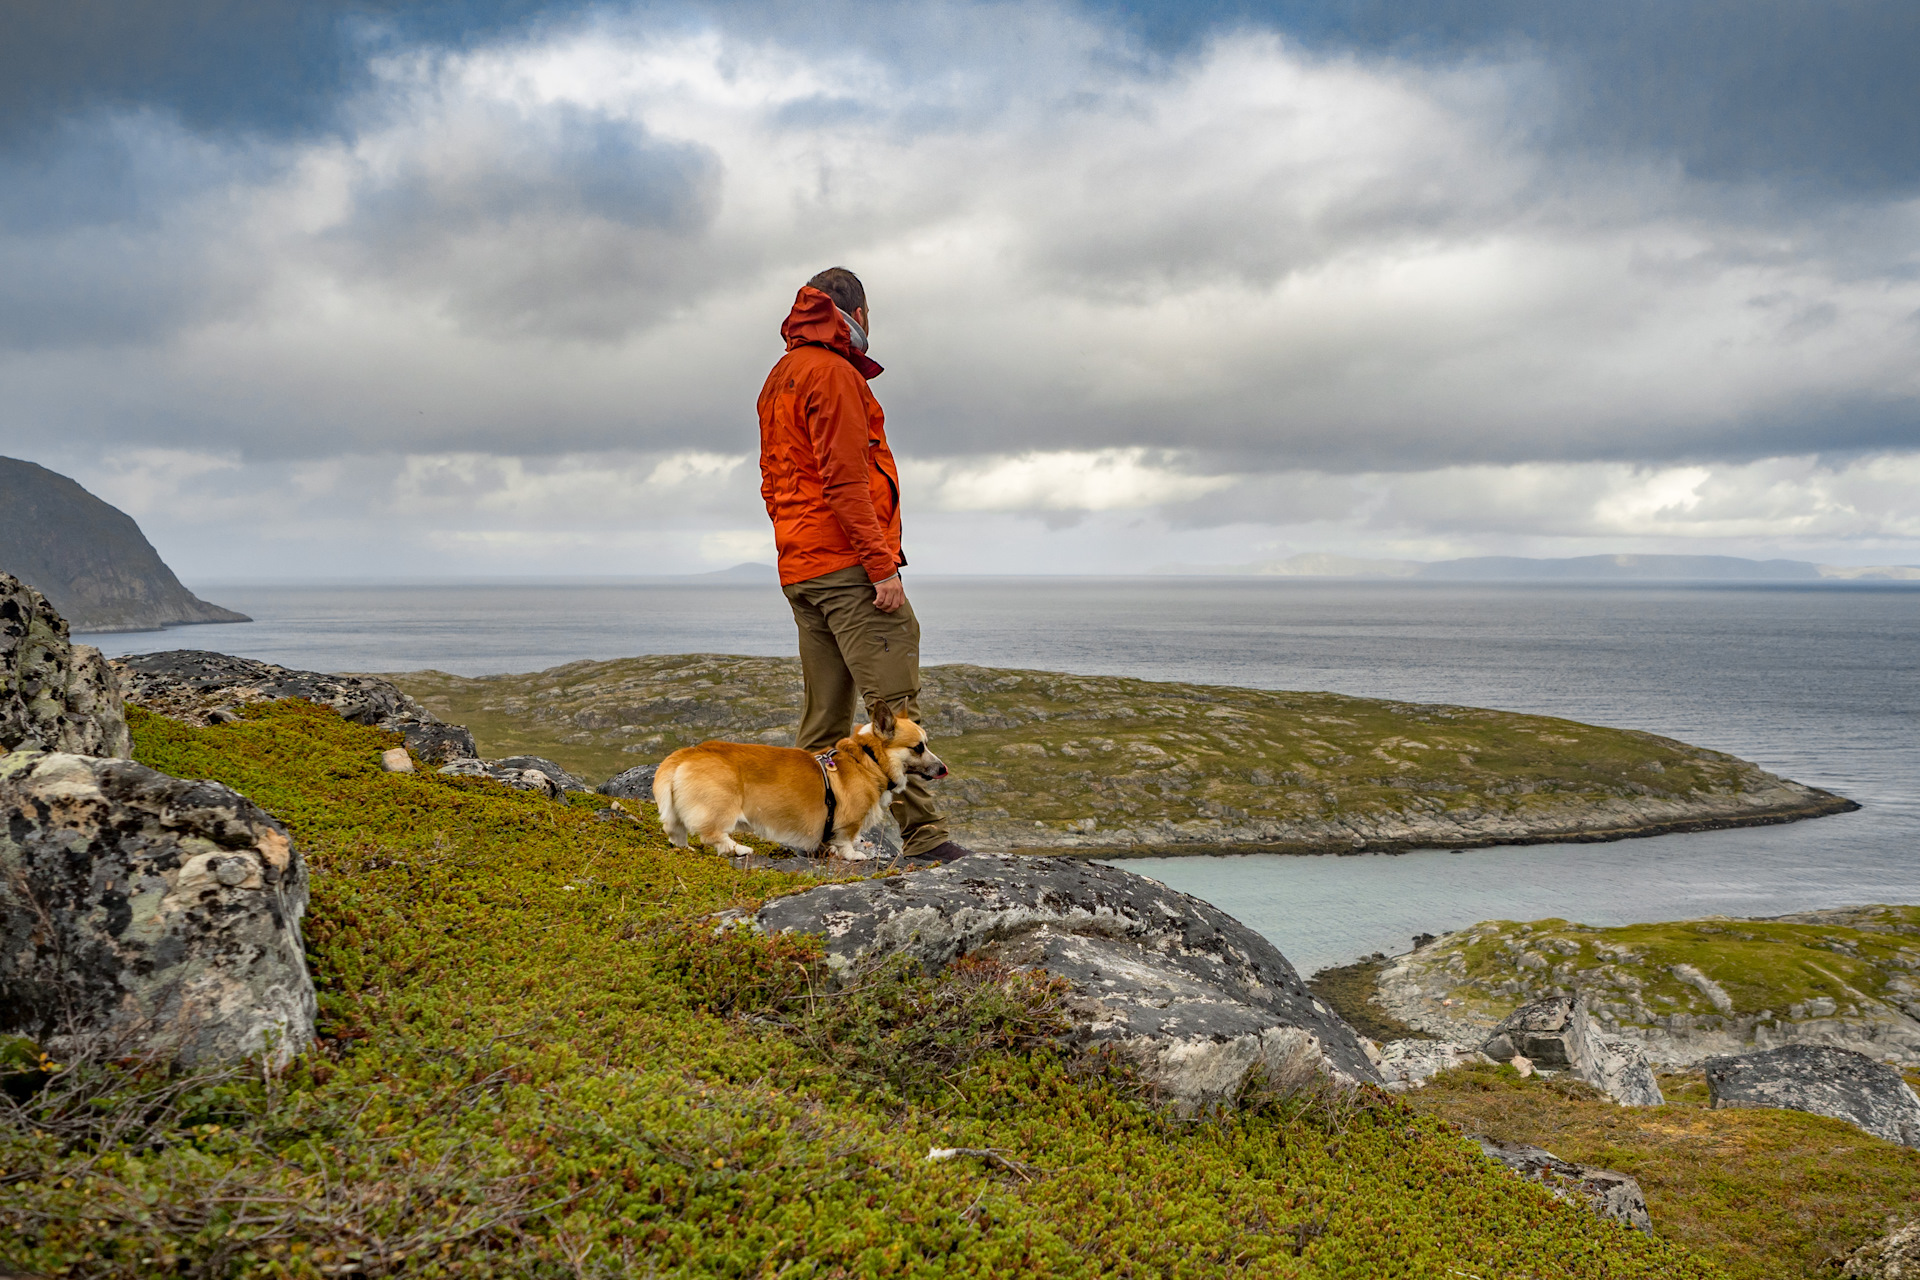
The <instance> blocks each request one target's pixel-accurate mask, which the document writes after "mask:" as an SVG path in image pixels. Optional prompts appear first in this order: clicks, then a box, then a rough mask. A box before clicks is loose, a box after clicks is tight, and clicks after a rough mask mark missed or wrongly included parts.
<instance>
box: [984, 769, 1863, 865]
mask: <svg viewBox="0 0 1920 1280" xmlns="http://www.w3.org/2000/svg"><path fill="white" fill-rule="evenodd" d="M1807 790H1808V791H1809V792H1811V793H1813V794H1815V795H1817V796H1819V797H1820V799H1819V800H1817V801H1816V802H1814V803H1812V804H1803V805H1790V806H1770V807H1767V808H1764V809H1757V810H1754V811H1753V812H1750V813H1742V814H1702V815H1700V816H1697V817H1677V818H1670V819H1663V820H1660V821H1656V822H1648V823H1639V824H1635V825H1631V826H1613V827H1595V828H1587V829H1584V830H1571V831H1568V830H1560V831H1551V830H1549V831H1537V832H1516V833H1512V834H1498V835H1473V836H1468V835H1459V836H1449V835H1446V834H1444V833H1443V832H1440V831H1438V830H1436V831H1435V832H1433V833H1432V834H1411V835H1406V836H1388V837H1385V838H1368V839H1361V840H1356V839H1355V838H1353V837H1352V836H1347V837H1344V838H1342V837H1337V836H1334V835H1332V834H1331V833H1329V835H1328V836H1327V837H1326V838H1325V839H1320V840H1272V841H1244V840H1243V841H1234V840H1217V841H1216V840H1205V839H1196V840H1177V841H1161V842H1155V841H1144V842H1129V843H1126V844H1093V843H1085V844H1083V843H1078V842H1076V843H1074V844H1070V845H1063V844H1016V843H1011V842H1007V851H1008V852H1009V853H1023V854H1032V855H1035V856H1047V857H1055V858H1085V859H1090V860H1106V861H1125V860H1128V859H1133V858H1203V857H1204V858H1234V857H1250V856H1252V855H1255V854H1277V855H1284V856H1288V857H1326V856H1332V857H1357V856H1358V855H1360V854H1367V853H1379V854H1391V855H1399V854H1404V853H1417V852H1419V851H1421V850H1425V849H1432V850H1446V851H1459V850H1466V849H1493V848H1500V847H1504V846H1510V845H1548V844H1611V843H1613V842H1615V841H1619V840H1640V839H1645V838H1648V837H1651V836H1665V835H1683V834H1687V833H1690V832H1700V831H1732V830H1736V829H1739V828H1742V827H1769V826H1784V825H1785V824H1787V823H1790V822H1802V821H1806V820H1809V819H1813V818H1830V817H1834V816H1837V815H1839V814H1843V813H1855V812H1858V811H1859V810H1860V808H1861V807H1862V806H1861V805H1860V803H1859V802H1858V801H1855V800H1849V799H1848V798H1847V797H1845V796H1842V795H1838V794H1836V793H1834V792H1831V791H1823V790H1820V789H1819V788H1815V787H1808V788H1807ZM977 838H980V839H981V840H982V843H992V842H993V841H991V840H988V839H987V838H985V837H977ZM963 842H964V841H963Z"/></svg>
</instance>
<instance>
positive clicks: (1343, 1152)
mask: <svg viewBox="0 0 1920 1280" xmlns="http://www.w3.org/2000/svg"><path fill="white" fill-rule="evenodd" d="M133 720H134V727H135V734H136V742H137V744H138V748H137V749H138V754H139V757H140V758H141V759H142V760H143V761H145V762H146V763H149V764H151V765H154V766H155V767H158V768H161V769H164V770H167V771H168V772H171V773H175V774H178V775H182V776H187V777H205V778H214V779H218V780H220V781H223V782H226V783H229V784H230V785H233V786H235V787H236V788H238V789H239V790H241V791H243V792H245V793H247V794H248V795H250V796H251V797H253V798H254V799H255V800H256V801H258V802H259V803H261V804H262V805H264V806H265V807H266V808H267V809H269V810H270V811H271V812H273V813H274V814H275V815H276V816H278V817H279V818H280V819H281V820H282V821H284V822H285V823H286V824H287V825H288V826H289V828H290V829H291V830H292V831H293V832H294V834H295V836H296V838H297V840H298V841H299V844H300V847H301V849H302V850H303V851H304V853H305V855H306V857H307V858H308V859H309V862H310V864H311V866H312V867H313V869H314V878H313V902H312V908H311V912H310V914H309V916H308V920H307V926H306V938H307V942H308V946H309V951H310V956H311V962H312V968H313V972H314V976H315V980H316V982H317V984H318V986H319V990H320V1007H321V1028H320V1030H321V1034H322V1036H323V1037H324V1039H323V1041H322V1044H321V1046H320V1047H319V1048H318V1049H317V1050H316V1051H315V1052H313V1053H311V1054H309V1055H307V1056H306V1057H304V1058H303V1059H301V1060H300V1061H299V1062H298V1063H297V1064H296V1065H295V1066H294V1067H293V1068H292V1069H291V1070H290V1071H288V1072H287V1073H286V1074H285V1075H283V1076H281V1077H278V1078H269V1079H263V1078H261V1077H260V1075H259V1074H258V1073H257V1072H255V1071H252V1070H246V1069H242V1070H237V1071H235V1072H232V1073H228V1074H226V1075H224V1076H221V1075H212V1076H207V1075H202V1076H193V1077H178V1076H174V1075H170V1074H169V1073H166V1072H164V1071H158V1070H153V1069H141V1068H139V1067H138V1066H137V1065H135V1066H129V1065H125V1064H120V1065H116V1064H92V1063H80V1064H75V1065H73V1066H72V1067H71V1068H70V1069H69V1070H67V1071H64V1072H62V1073H60V1074H59V1075H58V1076H56V1077H55V1079H54V1081H53V1082H52V1083H51V1084H50V1085H49V1086H48V1087H47V1088H45V1089H43V1090H42V1091H41V1092H40V1093H39V1094H37V1095H36V1096H35V1100H34V1102H33V1103H32V1104H31V1106H30V1108H29V1110H27V1111H25V1112H21V1113H13V1114H12V1115H10V1117H9V1118H8V1120H7V1122H6V1123H4V1124H0V1268H7V1269H12V1270H17V1271H26V1272H36V1273H43V1274H56V1273H57V1274H72V1275H89V1276H129V1277H131V1276H152V1275H158V1274H192V1275H196V1276H241V1275H245V1276H297V1277H313V1276H320V1275H340V1274H349V1275H360V1276H388V1275H405V1276H452V1275H458V1276H488V1275H493V1276H503V1277H504V1276H513V1277H539V1276H594V1275H629V1274H631V1275H676V1276H682V1275H683V1276H716V1275H718V1276H734V1275H738V1276H748V1275H776V1274H777V1275H784V1276H883V1275H884V1276H897V1275H927V1276H934V1275H940V1276H949V1275H950V1276H1000V1275H1006V1276H1011V1275H1049V1276H1053V1275H1059V1276H1108V1275H1137V1276H1196V1277H1198V1276H1212V1275H1226V1274H1230V1273H1234V1274H1238V1273H1251V1274H1258V1275H1263V1276H1316V1277H1319V1276H1326V1277H1333V1276H1345V1277H1368V1278H1371V1277H1382V1276H1428V1275H1447V1274H1449V1273H1450V1272H1454V1273H1461V1272H1464V1273H1466V1274H1472V1275H1503V1276H1504V1275H1513V1276H1519V1275H1529V1274H1538V1275H1543V1276H1544V1275H1552V1276H1555V1277H1561V1276H1571V1277H1581V1276H1593V1277H1599V1276H1613V1277H1628V1276H1662V1277H1669V1276H1672V1277H1705V1276H1710V1275H1713V1274H1715V1272H1714V1270H1713V1268H1712V1267H1711V1266H1709V1265H1707V1264H1706V1263H1704V1262H1701V1261H1700V1260H1698V1259H1695V1258H1692V1257H1690V1256H1689V1255H1687V1254H1686V1253H1685V1252H1684V1251H1682V1250H1680V1249H1678V1248H1676V1247H1674V1246H1673V1245H1671V1244H1668V1243H1665V1242H1661V1241H1652V1240H1647V1239H1644V1238H1642V1237H1640V1236H1638V1235H1635V1234H1633V1233H1629V1232H1626V1231H1624V1230H1623V1229H1621V1228H1619V1227H1617V1226H1615V1225H1613V1224H1610V1223H1605V1222H1601V1221H1599V1220H1596V1219H1594V1218H1592V1217H1590V1216H1587V1215H1585V1214H1583V1213H1581V1212H1579V1211H1577V1210H1575V1209H1573V1208H1570V1207H1567V1206H1563V1205H1560V1204H1558V1203H1556V1202H1553V1201H1550V1200H1549V1199H1547V1198H1546V1196H1545V1195H1544V1193H1542V1192H1540V1191H1539V1190H1538V1189H1536V1188H1533V1187H1530V1186H1527V1185H1524V1184H1521V1183H1519V1182H1517V1181H1515V1180H1513V1179H1511V1178H1509V1177H1506V1176H1505V1175H1503V1174H1500V1173H1498V1172H1497V1171H1496V1170H1494V1169H1493V1168H1492V1167H1491V1166H1490V1165H1488V1164H1487V1163H1486V1162H1485V1161H1484V1160H1483V1159H1482V1158H1481V1157H1480V1156H1479V1155H1478V1154H1477V1153H1476V1152H1473V1151H1472V1150H1470V1149H1469V1148H1468V1147H1467V1146H1466V1145H1465V1144H1463V1143H1462V1142H1461V1141H1459V1140H1458V1139H1457V1138H1456V1137H1455V1136H1453V1135H1452V1134H1451V1133H1450V1132H1449V1131H1448V1130H1447V1128H1446V1126H1444V1125H1442V1124H1440V1123H1438V1122H1436V1121H1432V1120H1423V1119H1420V1118H1419V1117H1417V1116H1416V1115H1414V1114H1413V1113H1412V1112H1411V1111H1409V1110H1408V1109H1407V1108H1406V1107H1405V1105H1404V1104H1402V1103H1400V1102H1398V1101H1395V1100H1392V1099H1389V1098H1387V1097H1385V1096H1384V1095H1370V1096H1367V1097H1364V1098H1362V1099H1360V1100H1358V1101H1357V1102H1349V1103H1345V1104H1340V1105H1331V1106H1325V1105H1323V1106H1310V1105H1306V1104H1305V1103H1303V1102H1302V1101H1301V1100H1298V1099H1296V1100H1280V1101H1268V1102H1265V1103H1261V1102H1259V1101H1258V1100H1257V1099H1250V1100H1249V1102H1250V1105H1249V1106H1248V1108H1247V1109H1246V1110H1244V1111H1242V1112H1239V1113H1235V1114H1229V1115H1225V1116H1222V1117H1220V1118H1217V1119H1215V1120H1212V1121H1209V1122H1205V1123H1193V1124H1181V1123H1175V1122H1173V1121H1172V1120H1171V1119H1169V1118H1168V1117H1167V1116H1165V1115H1164V1114H1163V1113H1161V1112H1160V1111H1158V1110H1157V1109H1155V1108H1154V1107H1153V1106H1151V1105H1150V1104H1149V1103H1148V1102H1146V1101H1144V1100H1143V1099H1142V1098H1141V1096H1140V1091H1139V1089H1138V1086H1137V1085H1136V1084H1135V1083H1134V1082H1133V1081H1132V1080H1131V1079H1130V1078H1129V1077H1128V1075H1127V1073H1126V1072H1125V1071H1123V1070H1118V1069H1116V1068H1115V1066H1114V1064H1113V1063H1111V1062H1109V1061H1103V1060H1100V1059H1097V1058H1096V1059H1087V1058H1081V1057H1078V1056H1075V1055H1071V1054H1068V1053H1066V1052H1064V1051H1062V1050H1060V1049H1058V1048H1057V1047H1054V1046H1053V1043H1052V1040H1051V1032H1052V1031H1053V1030H1054V1029H1055V1027H1056V1026H1057V1018H1058V1012H1057V1008H1056V1007H1055V1004H1054V1001H1055V1000H1056V997H1057V993H1056V992H1054V991H1053V989H1052V987H1051V986H1050V985H1049V984H1048V982H1047V981H1046V980H1045V979H1044V978H1040V977H1032V976H1028V977H1021V976H1019V975H1013V974H1007V973H1004V972H1000V971H994V970H988V969H984V968H973V967H969V966H964V965H963V966H956V967H955V968H954V969H952V970H949V971H948V972H947V973H946V974H944V975H943V976H942V978H941V979H939V980H938V981H933V980H928V979H926V978H924V977H923V976H919V975H917V974H915V973H913V972H910V971H907V970H904V969H900V968H888V967H886V966H882V967H881V969H879V970H876V971H874V972H873V973H871V974H868V975H866V980H864V981H862V982H860V983H856V984H855V988H854V989H853V990H851V991H846V992H841V993H836V994H834V995H832V996H828V995H826V994H825V993H824V990H823V987H822V985H821V981H820V979H821V976H822V975H821V974H820V971H819V950H818V947H817V945H816V944H814V943H812V942H810V941H809V940H806V939H791V938H789V939H761V938H754V937H751V936H749V935H746V934H743V933H740V932H738V931H736V930H731V929H726V928H721V929H719V930H718V931H716V929H715V926H714V923H713V922H712V921H711V920H710V919H709V917H711V916H712V915H713V913H715V912H717V911H720V910H721V909H723V908H729V907H731V908H740V909H746V908H751V907H753V906H754V905H755V904H756V903H758V902H760V901H761V900H763V899H764V898H765V897H767V896H768V895H771V894H777V893H783V892H787V891H790V890H792V889H795V888H799V887H802V886H803V885H805V884H807V883H810V881H809V880H808V879H807V878H806V877H802V876H794V875H786V874H780V873H771V872H746V871H736V870H734V869H732V868H731V867H730V866H728V865H727V864H726V863H725V862H723V861H721V860H719V859H716V858H712V857H708V856H704V855H701V854H698V853H694V854H688V853H685V852H682V851H675V850H672V849H670V848H669V847H668V846H667V845H666V844H665V842H664V841H663V840H662V838H661V836H660V833H659V831H658V829H657V828H656V827H654V826H652V825H651V824H648V823H645V822H634V821H632V820H630V819H628V818H624V817H617V816H612V815H607V814H604V813H601V812H597V811H596V810H595V808H594V802H593V801H590V800H589V799H588V798H586V797H576V798H574V799H573V800H572V801H571V802H570V803H568V804H565V805H560V804H554V803H551V802H549V801H546V800H544V799H541V798H538V797H534V796H529V795H525V794H522V793H517V792H512V791H508V790H506V789H505V788H503V787H500V786H498V785H497V784H494V783H491V782H484V781H478V780H455V779H447V778H441V777H439V776H437V775H433V774H414V775H408V774H387V773H383V772H381V770H380V769H379V768H378V765H377V756H378V753H379V751H380V750H381V749H382V748H384V747H387V746H389V745H392V743H393V741H394V739H392V738H391V737H389V736H387V735H384V734H381V733H378V732H376V731H374V730H370V729H364V728H360V727H357V726H353V725H349V724H345V723H343V722H341V721H340V720H338V719H337V718H336V717H334V716H333V715H332V714H331V713H328V712H325V711H321V710H317V709H315V708H311V707H307V706H304V705H301V704H275V705H272V706H270V707H266V708H261V709H256V710H255V711H253V712H251V713H250V714H249V716H248V718H247V719H245V720H243V721H242V722H240V723H237V724H233V725H224V726H216V727H212V728H207V729H191V728H187V727H184V726H182V725H179V724H177V723H174V722H171V721H165V720H160V719H157V718H154V717H151V716H145V715H140V714H138V713H136V714H135V715H134V716H133ZM934 1147H946V1148H972V1149H977V1150H980V1151H987V1152H991V1153H993V1154H992V1155H991V1156H990V1157H989V1158H987V1159H979V1158H974V1157H971V1156H961V1157H959V1158H956V1159H952V1160H947V1161H929V1160H928V1158H927V1156H928V1152H929V1149H931V1148H934ZM1316 1233H1318V1234H1316Z"/></svg>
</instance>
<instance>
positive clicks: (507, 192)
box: [329, 106, 721, 339]
mask: <svg viewBox="0 0 1920 1280" xmlns="http://www.w3.org/2000/svg"><path fill="white" fill-rule="evenodd" d="M443 134H444V135H445V136H442V137H439V138H436V139H435V143H434V145H433V146H432V147H431V149H427V150H422V151H419V152H416V153H414V154H411V155H409V156H407V157H405V158H404V159H403V160H402V161H401V162H399V164H398V165H397V167H395V168H394V169H393V170H392V171H389V172H377V171H376V172H370V173H367V174H365V175H364V176H363V177H362V179H361V181H360V182H359V183H358V184H357V187H356V192H355V201H354V214H353V217H352V219H351V220H350V221H349V222H348V223H346V224H345V225H344V226H342V227H340V228H339V229H337V230H336V231H335V232H333V233H331V235H330V237H329V239H330V240H332V241H334V242H335V243H337V244H339V245H342V246H345V247H346V249H347V256H348V257H350V258H351V259H353V269H354V270H355V271H357V272H359V273H364V274H366V275H369V276H375V277H378V278H379V279H381V280H383V281H384V282H385V283H386V284H387V285H389V286H399V287H403V288H407V289H411V290H413V291H416V292H420V293H425V294H429V295H432V296H435V297H438V298H441V299H443V304H444V306H445V309H446V311H447V313H448V314H449V315H451V316H452V317H453V318H455V319H456V320H458V321H459V322H460V323H461V324H463V325H465V326H467V327H470V328H472V329H474V330H476V331H482V332H508V333H542V334H546V335H549V336H555V337H574V338H591V339H609V338H615V337H619V336H621V335H623V334H626V333H628V332H630V331H632V330H633V329H635V328H636V327H640V326H643V325H645V324H648V323H650V322H653V321H655V320H658V319H659V318H660V317H661V316H663V315H665V314H667V313H668V312H670V311H671V310H672V309H673V308H674V307H675V306H677V305H679V303H680V301H681V299H682V298H683V297H684V295H685V292H686V290H687V288H688V287H689V286H690V285H692V284H693V283H694V281H695V279H696V278H700V279H703V280H704V282H705V283H707V284H708V285H709V286H710V285H711V284H712V283H714V278H715V275H716V273H715V272H714V271H713V270H712V268H711V266H710V264H707V263H705V262H703V261H702V259H701V257H700V255H698V254H697V253H695V252H692V251H691V249H692V246H693V244H694V242H696V241H697V240H698V239H699V237H700V235H701V233H702V232H703V231H704V230H705V229H706V227H707V225H708V223H709V222H710V221H711V219H712V217H713V213H714V211H715V209H716V207H717V205H718V202H719V185H720V178H721V167H720V164H719V162H718V160H717V158H716V157H715V156H714V155H713V154H712V152H711V151H709V150H708V149H706V148H703V147H699V146H694V145H689V144H686V143H670V142H662V141H660V140H658V139H656V138H653V137H651V136H649V134H648V132H647V130H646V129H645V127H644V126H642V125H640V124H639V123H637V122H635V121H631V120H618V119H613V118H610V117H608V116H605V115H602V114H599V113H595V112H589V111H583V110H580V109H578V108H574V107H568V106H559V107H552V108H548V109H546V110H543V111H541V112H538V113H528V112H525V111H522V110H519V109H516V108H514V107H510V106H495V107H493V108H491V109H489V110H479V111H474V112H471V113H469V114H467V115H466V116H465V117H464V118H459V119H456V120H454V121H451V122H449V123H448V124H447V125H446V126H444V128H443Z"/></svg>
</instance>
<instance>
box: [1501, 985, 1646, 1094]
mask: <svg viewBox="0 0 1920 1280" xmlns="http://www.w3.org/2000/svg"><path fill="white" fill-rule="evenodd" d="M1480 1052H1481V1053H1483V1054H1485V1055H1487V1056H1488V1057H1489V1058H1492V1059H1494V1060H1495V1061H1497V1062H1505V1061H1507V1060H1509V1059H1511V1058H1514V1057H1521V1058H1525V1059H1527V1060H1528V1061H1529V1062H1530V1063H1532V1065H1533V1066H1534V1067H1536V1068H1538V1069H1540V1070H1543V1071H1565V1072H1568V1073H1570V1074H1572V1075H1573V1076H1574V1077H1575V1078H1576V1079H1579V1080H1584V1081H1586V1082H1587V1083H1588V1084H1590V1085H1592V1086H1593V1087H1594V1088H1596V1089H1600V1090H1602V1091H1604V1092H1605V1093H1607V1094H1608V1095H1610V1096H1611V1097H1612V1098H1613V1100H1614V1101H1615V1102H1618V1103H1620V1104H1621V1105H1622V1106H1628V1107H1657V1106H1659V1105H1660V1104H1661V1103H1663V1102H1665V1101H1666V1099H1665V1098H1663V1097H1661V1096H1660V1084H1659V1082H1658V1081H1657V1080H1655V1079H1654V1075H1653V1068H1652V1067H1650V1066H1648V1065H1647V1058H1646V1055H1645V1054H1644V1053H1642V1052H1641V1051H1640V1049H1639V1047H1638V1046H1636V1045H1633V1044H1631V1043H1629V1042H1626V1041H1621V1040H1615V1039H1609V1038H1607V1037H1605V1036H1602V1035H1601V1034H1600V1033H1599V1032H1598V1031H1597V1030H1595V1028H1594V1026H1593V1020H1592V1019H1591V1018H1590V1017H1589V1016H1588V1015H1587V1002H1586V1000H1585V999H1584V998H1583V997H1580V996H1553V997H1550V998H1548V999H1546V1000H1540V1001H1536V1002H1534V1003H1533V1004H1528V1005H1522V1006H1521V1007H1520V1008H1518V1009H1515V1010H1514V1011H1513V1012H1512V1013H1510V1014H1508V1015H1507V1017H1506V1018H1505V1019H1503V1020H1502V1021H1501V1022H1500V1023H1499V1025H1497V1026H1496V1027H1494V1029H1493V1034H1492V1035H1490V1036H1488V1037H1487V1039H1486V1040H1485V1042H1483V1043H1482V1044H1481V1046H1480Z"/></svg>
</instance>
